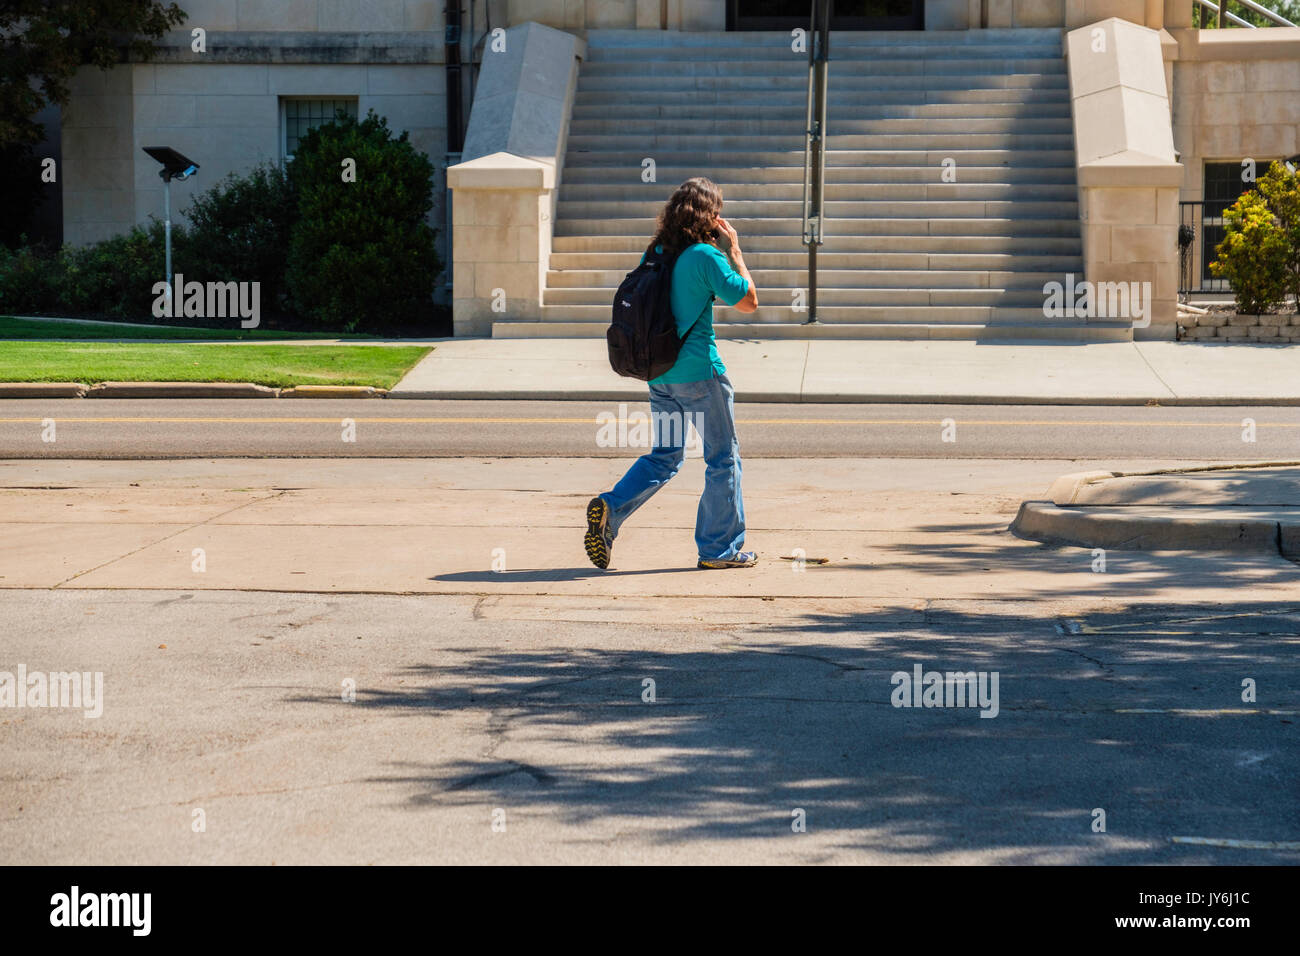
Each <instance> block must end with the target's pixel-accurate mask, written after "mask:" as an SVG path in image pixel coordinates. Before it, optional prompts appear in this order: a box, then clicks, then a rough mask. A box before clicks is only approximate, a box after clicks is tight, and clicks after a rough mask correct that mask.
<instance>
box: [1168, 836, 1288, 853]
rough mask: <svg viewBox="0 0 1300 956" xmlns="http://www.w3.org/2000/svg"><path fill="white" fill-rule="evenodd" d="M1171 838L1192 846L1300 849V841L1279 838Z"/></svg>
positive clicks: (1238, 848) (1176, 841) (1235, 848)
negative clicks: (1294, 841) (1293, 841)
mask: <svg viewBox="0 0 1300 956" xmlns="http://www.w3.org/2000/svg"><path fill="white" fill-rule="evenodd" d="M1169 839H1170V840H1171V841H1173V842H1174V843H1186V844H1189V845H1191V846H1224V847H1231V848H1232V849H1234V850H1300V843H1288V842H1284V841H1278V840H1229V839H1227V838H1225V837H1191V836H1176V837H1170V838H1169Z"/></svg>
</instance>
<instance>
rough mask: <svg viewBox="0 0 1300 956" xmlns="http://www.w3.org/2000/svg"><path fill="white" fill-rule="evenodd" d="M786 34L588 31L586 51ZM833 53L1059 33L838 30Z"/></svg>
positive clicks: (1047, 37) (783, 45) (1057, 41)
mask: <svg viewBox="0 0 1300 956" xmlns="http://www.w3.org/2000/svg"><path fill="white" fill-rule="evenodd" d="M790 43H791V37H790V32H789V31H788V30H745V31H730V30H726V31H724V30H700V31H680V30H629V29H595V30H588V31H587V48H588V49H589V50H604V49H614V48H618V49H632V50H634V49H652V48H661V49H674V50H681V49H690V48H702V49H703V52H705V53H707V52H709V51H710V50H717V49H718V48H720V47H726V48H728V49H729V50H730V49H736V48H745V47H771V48H773V49H789V47H790ZM832 43H833V44H834V45H833V47H832V52H834V51H840V50H849V49H858V48H866V49H871V48H894V49H897V48H900V47H927V46H929V47H935V48H938V49H953V48H961V49H964V50H965V49H978V48H979V47H982V46H988V45H994V46H996V45H1005V44H1010V45H1015V46H1024V47H1028V46H1043V47H1051V46H1055V48H1056V49H1058V50H1059V49H1060V48H1061V31H1060V29H1059V28H1055V27H999V28H994V29H986V30H836V31H834V34H833V37H832Z"/></svg>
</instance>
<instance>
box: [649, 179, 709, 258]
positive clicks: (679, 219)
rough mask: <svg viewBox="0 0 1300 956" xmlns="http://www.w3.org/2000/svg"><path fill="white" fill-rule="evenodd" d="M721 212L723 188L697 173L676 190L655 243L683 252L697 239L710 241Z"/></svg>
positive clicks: (659, 224) (657, 229) (661, 216)
mask: <svg viewBox="0 0 1300 956" xmlns="http://www.w3.org/2000/svg"><path fill="white" fill-rule="evenodd" d="M721 212H722V190H721V189H719V188H718V187H717V185H716V184H715V183H714V182H712V181H711V180H708V179H705V178H704V177H703V176H693V177H692V178H690V179H688V180H686V182H684V183H682V184H681V185H680V186H678V187H677V188H676V189H675V190H673V194H672V195H671V196H669V197H668V201H667V202H666V203H664V208H663V209H662V210H660V212H659V219H658V221H657V222H656V223H655V237H654V241H655V244H657V245H658V244H662V245H663V247H664V249H665V250H666V251H669V252H681V251H682V250H683V249H685V248H686V247H687V246H691V245H694V244H695V243H697V242H710V241H712V240H713V238H714V236H715V235H716V233H717V227H716V226H715V225H714V224H713V220H715V219H716V218H717V217H718V215H719V213H721Z"/></svg>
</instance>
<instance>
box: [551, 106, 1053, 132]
mask: <svg viewBox="0 0 1300 956" xmlns="http://www.w3.org/2000/svg"><path fill="white" fill-rule="evenodd" d="M617 105H620V104H615V103H613V102H606V103H596V104H591V105H581V104H577V103H575V104H574V107H573V122H574V123H584V124H585V123H588V122H592V121H599V122H603V123H610V124H620V126H621V128H624V129H625V128H626V127H627V124H628V123H635V124H636V125H637V126H641V125H643V124H645V123H649V122H652V121H662V122H685V121H691V122H694V121H697V120H699V121H703V122H709V123H713V122H746V121H748V120H747V118H742V119H736V118H734V114H733V115H732V116H726V115H722V113H721V111H720V110H719V109H718V104H717V103H714V102H708V103H694V102H690V101H689V100H688V101H686V102H683V103H672V104H664V103H658V102H647V103H645V104H642V105H638V106H637V107H636V108H635V109H634V110H630V111H625V112H626V113H627V114H628V115H625V116H624V117H623V118H621V119H619V118H614V117H613V116H612V115H611V106H617ZM621 105H625V104H621ZM752 105H753V106H754V107H755V110H754V111H753V112H752V113H747V116H752V117H753V119H755V120H758V121H761V122H764V123H777V122H784V123H795V124H796V125H798V126H800V127H802V125H803V122H804V117H805V115H806V105H805V104H802V103H788V104H785V103H782V104H773V103H763V102H762V101H761V100H760V101H756V102H754V103H753V104H752ZM1062 117H1064V118H1065V119H1067V120H1068V119H1069V118H1070V104H1069V103H1068V102H1067V101H1066V100H1064V99H1062V100H1059V101H1055V102H1047V103H1015V102H1005V103H989V102H983V103H912V104H908V103H885V104H869V105H868V104H860V103H851V102H843V103H838V104H833V105H832V106H831V107H830V108H829V109H828V115H827V121H828V122H830V121H836V123H837V124H838V123H840V122H847V121H865V120H885V119H913V120H927V121H930V120H937V119H949V120H957V121H961V120H968V119H980V120H992V119H1006V120H1029V119H1038V120H1044V119H1053V120H1055V119H1060V118H1062Z"/></svg>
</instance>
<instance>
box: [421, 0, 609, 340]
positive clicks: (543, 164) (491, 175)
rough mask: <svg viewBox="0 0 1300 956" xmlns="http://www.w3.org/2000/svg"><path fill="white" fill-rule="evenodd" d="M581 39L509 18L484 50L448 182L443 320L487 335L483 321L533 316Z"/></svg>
mask: <svg viewBox="0 0 1300 956" xmlns="http://www.w3.org/2000/svg"><path fill="white" fill-rule="evenodd" d="M585 52H586V46H585V44H584V43H583V41H582V40H579V39H578V38H577V37H575V36H573V35H572V34H569V33H563V32H561V31H559V30H553V29H551V28H550V27H546V26H542V25H541V24H539V23H525V24H521V25H519V26H516V27H511V28H510V29H509V30H507V31H506V34H505V48H504V49H503V50H498V51H491V50H487V51H485V52H484V55H483V66H482V71H481V72H480V74H479V81H478V86H477V88H476V90H475V94H474V106H473V109H472V110H471V112H470V118H469V130H468V131H467V132H466V134H465V148H464V150H463V152H462V154H461V155H462V157H463V162H460V163H458V164H456V165H455V166H452V167H450V168H448V170H447V187H448V188H449V189H450V190H451V191H452V196H453V199H452V324H453V326H454V329H455V334H456V335H490V334H491V333H492V323H493V322H499V321H506V320H523V321H536V320H537V319H540V318H541V305H542V289H543V284H544V281H545V275H546V268H547V263H548V261H549V259H550V254H551V234H552V230H553V228H554V223H555V202H556V189H557V187H558V186H559V184H560V179H561V176H562V173H563V164H564V149H565V141H566V138H567V136H568V129H569V117H570V114H571V112H572V109H573V94H574V89H575V87H576V85H577V80H578V61H579V59H580V58H581V57H582V56H583V55H585Z"/></svg>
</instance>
